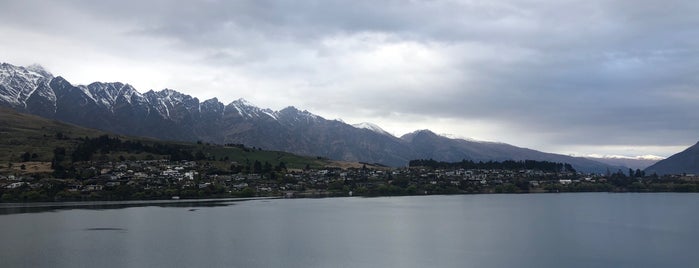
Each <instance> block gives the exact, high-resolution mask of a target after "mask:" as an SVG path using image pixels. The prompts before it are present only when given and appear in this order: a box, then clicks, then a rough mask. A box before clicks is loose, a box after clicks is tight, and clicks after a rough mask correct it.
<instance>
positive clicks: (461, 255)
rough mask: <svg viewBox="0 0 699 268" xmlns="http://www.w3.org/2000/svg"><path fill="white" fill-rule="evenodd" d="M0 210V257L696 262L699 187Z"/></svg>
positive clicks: (166, 261)
mask: <svg viewBox="0 0 699 268" xmlns="http://www.w3.org/2000/svg"><path fill="white" fill-rule="evenodd" d="M213 205H214V204H212V203H202V204H186V203H184V204H178V205H177V206H165V205H158V204H150V205H148V206H140V207H126V208H123V207H107V208H104V207H88V208H86V207H81V208H60V209H54V210H48V211H46V209H32V210H26V209H22V210H18V209H7V208H4V209H3V208H1V207H0V210H4V211H2V212H0V214H2V215H0V263H1V264H0V266H2V267H699V252H698V249H699V213H698V212H699V195H698V194H672V193H670V194H668V193H661V194H638V193H635V194H631V193H629V194H608V193H586V194H522V195H458V196H415V197H381V198H358V197H355V198H327V199H292V200H281V199H277V200H250V201H228V202H223V203H221V204H218V205H219V206H213Z"/></svg>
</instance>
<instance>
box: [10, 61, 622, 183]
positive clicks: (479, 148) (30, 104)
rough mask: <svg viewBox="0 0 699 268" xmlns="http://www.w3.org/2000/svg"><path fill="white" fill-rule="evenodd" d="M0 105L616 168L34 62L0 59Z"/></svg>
mask: <svg viewBox="0 0 699 268" xmlns="http://www.w3.org/2000/svg"><path fill="white" fill-rule="evenodd" d="M0 105H1V106H6V107H11V108H13V109H15V110H18V111H21V112H27V113H32V114H36V115H40V116H43V117H46V118H51V119H57V120H61V121H65V122H69V123H73V124H76V125H80V126H85V127H91V128H97V129H102V130H106V131H111V132H115V133H119V134H126V135H138V136H146V137H153V138H158V139H167V140H182V141H195V140H203V141H207V142H214V143H242V144H246V145H248V146H255V147H261V148H264V149H271V150H280V151H287V152H292V153H296V154H302V155H310V156H321V157H327V158H331V159H337V160H347V161H361V162H369V163H380V164H385V165H390V166H404V165H406V164H407V163H408V161H409V160H411V159H427V158H432V159H435V160H440V161H461V160H463V159H467V160H474V161H489V160H525V159H531V160H540V161H542V160H545V161H553V162H566V163H570V164H572V165H573V166H574V167H575V168H576V169H578V170H581V171H590V172H604V171H606V170H607V169H614V170H616V168H617V167H611V166H609V165H605V164H602V163H599V162H595V161H592V160H588V159H585V158H580V157H570V156H565V155H558V154H550V153H543V152H539V151H535V150H531V149H526V148H520V147H516V146H512V145H508V144H504V143H492V142H476V141H466V140H461V139H450V138H446V137H443V136H439V135H436V134H434V133H432V132H431V131H429V130H422V131H416V132H414V133H410V134H407V135H405V136H403V137H400V138H398V137H394V136H393V135H390V134H389V133H387V132H385V131H383V130H381V129H380V128H379V127H378V126H376V125H373V124H368V123H364V124H359V125H356V126H352V125H348V124H345V123H344V122H342V121H340V120H326V119H324V118H322V117H320V116H318V115H314V114H312V113H310V112H308V111H301V110H299V109H296V108H295V107H287V108H284V109H282V110H280V111H273V110H270V109H261V108H259V107H256V106H255V105H252V104H250V103H249V102H247V101H245V100H243V99H239V100H236V101H233V102H231V103H229V104H228V105H224V104H223V103H221V102H220V101H219V100H218V99H216V98H213V99H209V100H205V101H203V102H202V101H199V99H198V98H195V97H192V96H189V95H185V94H182V93H180V92H177V91H175V90H171V89H164V90H161V91H153V90H150V91H148V92H146V93H143V94H141V93H139V92H138V91H136V89H134V88H133V87H132V86H131V85H129V84H123V83H119V82H115V83H101V82H95V83H92V84H89V85H86V86H85V85H77V86H76V85H73V84H71V83H70V82H68V81H67V80H66V79H64V78H63V77H60V76H57V77H54V76H53V75H52V74H51V73H49V72H47V71H46V70H44V69H43V68H41V67H40V66H28V67H21V66H14V65H11V64H7V63H2V64H1V65H0Z"/></svg>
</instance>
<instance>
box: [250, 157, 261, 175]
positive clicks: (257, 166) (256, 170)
mask: <svg viewBox="0 0 699 268" xmlns="http://www.w3.org/2000/svg"><path fill="white" fill-rule="evenodd" d="M252 173H255V174H260V173H262V163H260V161H258V160H255V163H254V164H253V166H252Z"/></svg>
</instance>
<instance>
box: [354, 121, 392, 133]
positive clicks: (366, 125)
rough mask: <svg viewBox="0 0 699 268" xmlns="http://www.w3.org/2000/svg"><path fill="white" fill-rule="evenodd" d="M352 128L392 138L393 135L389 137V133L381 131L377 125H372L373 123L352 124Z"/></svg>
mask: <svg viewBox="0 0 699 268" xmlns="http://www.w3.org/2000/svg"><path fill="white" fill-rule="evenodd" d="M352 126H353V127H355V128H358V129H368V130H371V131H373V132H376V133H379V134H383V135H389V136H393V135H391V133H388V131H385V130H383V129H382V128H381V127H379V126H378V125H376V124H373V123H369V122H362V123H359V124H353V125H352Z"/></svg>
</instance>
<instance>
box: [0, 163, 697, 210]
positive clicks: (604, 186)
mask: <svg viewBox="0 0 699 268" xmlns="http://www.w3.org/2000/svg"><path fill="white" fill-rule="evenodd" d="M431 161H432V160H431ZM433 162H434V161H433ZM510 162H511V163H515V164H517V163H523V162H514V161H510ZM428 163H429V162H428ZM491 163H492V162H491ZM495 163H496V164H498V163H499V162H495ZM230 164H231V165H230V169H229V170H221V169H218V168H216V167H215V166H214V165H213V163H212V162H210V161H189V160H182V161H170V160H135V161H130V160H125V161H85V162H80V163H76V164H75V165H76V166H75V167H74V169H76V170H79V171H80V172H79V174H78V175H75V177H76V178H61V179H58V178H55V177H53V176H50V175H42V176H30V175H13V174H5V175H0V196H1V200H2V201H3V202H33V201H83V200H85V201H87V200H153V199H180V198H181V199H196V198H223V197H254V196H260V197H263V196H264V197H285V198H299V197H332V196H395V195H432V194H481V193H551V192H553V193H556V192H627V191H630V192H697V191H699V177H698V176H696V175H694V174H679V175H668V176H662V177H661V176H657V175H655V174H652V175H647V174H644V173H643V172H642V171H640V170H636V171H634V170H628V172H623V171H621V170H617V171H616V172H614V173H612V172H607V173H606V174H583V173H578V172H575V171H574V170H571V169H568V168H561V169H554V170H552V169H550V168H548V169H545V170H544V169H526V168H512V165H510V166H509V167H508V168H497V166H498V165H489V166H491V168H459V167H450V168H438V167H434V166H429V165H420V166H414V164H424V162H417V161H415V162H414V161H411V164H412V165H410V166H409V167H404V168H387V167H375V166H370V167H367V166H366V165H365V166H363V167H360V168H331V167H325V168H310V167H307V168H304V169H291V168H286V167H285V165H284V163H283V162H281V163H277V164H276V165H272V164H270V163H268V162H265V163H260V162H259V161H255V162H254V163H251V164H249V166H241V165H240V164H239V163H236V162H232V163H230ZM559 166H560V165H559Z"/></svg>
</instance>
